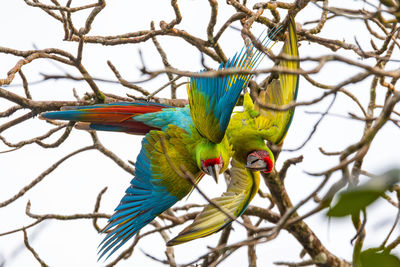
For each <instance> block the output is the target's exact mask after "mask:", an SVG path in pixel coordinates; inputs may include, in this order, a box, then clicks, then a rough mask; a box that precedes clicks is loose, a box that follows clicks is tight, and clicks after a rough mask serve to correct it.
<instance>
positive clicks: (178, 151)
mask: <svg viewBox="0 0 400 267" xmlns="http://www.w3.org/2000/svg"><path fill="white" fill-rule="evenodd" d="M274 34H276V31H275V32H274ZM270 41H271V40H270V39H269V38H267V37H266V38H265V39H264V40H263V43H264V45H268V44H269V43H270ZM261 59H262V53H261V52H259V51H258V50H256V49H255V48H254V47H253V45H250V46H248V47H247V48H243V49H242V50H241V52H240V53H237V54H236V55H235V56H234V57H233V59H231V60H228V62H227V63H225V64H221V65H220V67H219V69H230V68H238V69H246V70H252V69H253V68H255V67H256V65H257V64H258V62H259V61H260V60H261ZM250 78H251V75H250V74H231V75H225V76H223V77H191V78H190V82H189V85H188V87H187V90H188V96H189V107H185V108H171V107H167V106H164V105H160V104H156V103H115V104H105V105H95V106H90V107H69V108H66V109H65V110H63V111H59V112H47V113H44V114H42V117H43V118H47V119H63V120H72V121H80V122H81V123H80V124H78V127H80V128H86V129H93V130H109V131H123V132H129V133H134V134H144V133H146V135H145V137H144V139H143V141H142V148H141V150H140V153H139V155H138V157H137V160H136V171H135V177H134V178H133V179H132V181H131V185H130V187H129V188H128V189H127V190H126V192H125V193H126V194H125V196H124V197H123V198H122V199H121V201H120V204H119V205H118V206H117V208H116V210H115V213H114V215H113V216H112V217H111V218H110V219H109V222H108V224H107V226H106V227H105V228H104V232H107V231H108V233H107V236H106V237H105V238H104V240H103V241H102V242H101V244H100V246H101V247H100V250H99V254H100V256H99V259H100V258H102V257H103V256H104V255H105V254H107V253H108V256H107V258H108V257H109V256H111V255H112V254H113V253H114V252H115V251H116V250H117V249H118V248H119V247H121V246H122V245H123V244H125V243H126V242H127V241H128V240H129V239H130V238H131V237H132V236H134V235H135V234H136V233H137V232H138V231H139V230H140V229H141V228H142V227H144V226H145V225H147V224H148V223H150V222H151V221H152V220H153V219H154V218H155V217H156V216H157V215H159V214H161V213H162V212H163V211H165V210H166V209H168V208H170V207H171V206H172V205H174V204H175V203H176V202H177V201H178V200H180V199H182V198H183V197H184V196H186V195H187V194H188V193H189V192H190V191H191V190H192V189H193V184H192V183H191V182H189V181H188V179H187V175H185V172H188V173H190V174H191V175H192V176H193V177H194V179H195V182H196V183H197V182H198V181H199V180H200V179H201V178H202V177H203V175H204V173H207V174H211V175H213V176H214V178H215V180H217V175H218V173H222V172H223V171H225V170H226V169H227V167H228V163H229V159H230V156H231V147H230V145H229V143H228V139H227V137H226V136H225V131H226V128H227V127H228V124H229V120H230V117H231V113H232V111H233V108H234V106H235V104H236V102H237V100H238V98H239V96H240V93H241V91H242V90H243V88H245V87H246V85H247V83H248V81H249V79H250Z"/></svg>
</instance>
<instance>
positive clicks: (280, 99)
mask: <svg viewBox="0 0 400 267" xmlns="http://www.w3.org/2000/svg"><path fill="white" fill-rule="evenodd" d="M288 32H289V34H288V38H287V39H286V41H285V45H284V47H283V52H282V54H284V55H287V56H290V57H293V58H298V57H299V53H298V48H297V33H296V24H295V21H294V19H293V17H291V18H290V22H289V30H288ZM299 65H300V64H299V61H291V60H281V61H280V63H279V66H280V67H283V68H287V69H290V70H297V69H299ZM298 88H299V75H298V74H286V73H280V74H279V80H272V82H271V83H270V84H269V85H268V86H267V89H266V90H265V91H262V92H261V93H260V95H259V99H260V100H261V102H262V103H268V104H274V105H277V106H282V105H286V104H289V103H291V102H294V101H296V98H297V92H298ZM255 108H256V110H259V112H260V116H259V117H258V118H257V119H256V124H257V127H258V128H259V129H268V128H271V127H274V128H276V130H277V131H276V134H274V135H273V136H272V137H271V138H268V141H270V142H272V143H275V144H281V143H282V142H283V140H284V138H285V136H286V134H287V131H288V129H289V126H290V124H291V122H292V119H293V115H294V108H292V109H289V110H287V111H273V110H267V109H264V108H262V107H259V106H258V105H257V103H255Z"/></svg>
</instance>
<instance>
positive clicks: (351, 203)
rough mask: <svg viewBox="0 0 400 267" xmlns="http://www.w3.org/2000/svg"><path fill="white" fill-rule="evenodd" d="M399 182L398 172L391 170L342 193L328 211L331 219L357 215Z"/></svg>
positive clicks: (399, 172) (399, 175) (397, 170)
mask: <svg viewBox="0 0 400 267" xmlns="http://www.w3.org/2000/svg"><path fill="white" fill-rule="evenodd" d="M399 180H400V170H399V169H392V170H390V171H388V172H386V173H384V174H383V175H381V176H379V177H377V178H373V179H371V180H369V181H368V182H367V183H365V184H363V185H360V186H358V187H355V188H352V189H349V190H346V191H343V192H342V193H340V195H339V200H338V201H337V203H336V204H335V205H334V206H333V207H332V208H331V209H330V210H329V211H328V213H327V215H328V216H331V217H343V216H347V215H351V214H358V213H359V212H360V211H361V210H363V209H365V208H366V207H367V206H369V205H370V204H371V203H373V202H374V201H375V200H376V199H378V198H379V196H380V195H382V194H383V193H384V192H385V191H386V190H388V189H389V188H391V187H392V186H393V185H394V184H395V183H397V182H399Z"/></svg>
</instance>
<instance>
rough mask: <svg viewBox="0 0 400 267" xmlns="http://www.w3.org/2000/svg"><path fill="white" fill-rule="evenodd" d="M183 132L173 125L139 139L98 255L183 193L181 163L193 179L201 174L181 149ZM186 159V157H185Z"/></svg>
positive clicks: (188, 187) (109, 250)
mask: <svg viewBox="0 0 400 267" xmlns="http://www.w3.org/2000/svg"><path fill="white" fill-rule="evenodd" d="M186 135H187V133H186V132H185V131H184V130H183V129H181V128H178V127H176V126H173V125H172V126H170V127H169V128H168V129H167V130H166V131H165V132H162V131H151V132H149V133H148V134H147V135H146V136H145V138H144V139H143V141H142V149H141V151H140V153H139V155H138V157H137V161H136V165H135V166H136V170H135V172H136V173H135V177H134V178H133V179H132V181H131V185H130V187H129V188H128V189H127V190H126V191H125V196H124V197H123V198H122V199H121V202H120V203H119V205H118V206H117V208H116V209H115V213H114V215H113V216H112V217H111V218H110V219H109V221H108V225H107V226H106V227H105V229H104V232H107V236H106V237H105V238H104V239H103V241H102V242H101V244H100V246H101V247H100V250H99V254H100V257H99V259H100V258H102V257H103V256H104V255H105V254H107V253H109V255H108V256H107V258H108V257H109V256H110V255H112V254H113V253H114V252H115V251H116V250H117V249H118V248H119V247H121V246H122V245H123V244H124V243H125V242H126V241H128V240H129V239H130V238H131V237H132V236H134V235H135V234H136V233H137V232H138V231H139V230H140V229H141V228H142V227H144V226H145V225H146V224H148V223H150V222H151V221H152V220H153V219H154V218H155V217H156V216H157V215H159V214H160V213H162V212H163V211H165V210H166V209H168V208H170V207H171V206H172V205H174V204H175V203H176V202H177V201H178V200H180V199H181V198H183V197H184V196H185V195H187V194H188V193H189V192H190V191H191V190H192V188H193V185H192V184H191V183H190V182H189V181H188V180H187V179H186V178H185V177H184V175H183V174H182V171H180V170H181V167H182V166H183V167H184V168H185V169H186V170H187V171H188V172H190V173H192V174H193V176H194V177H195V179H196V182H198V181H199V180H200V178H201V177H202V176H203V174H202V173H201V172H200V170H199V169H198V168H197V166H196V164H195V162H194V161H193V160H191V158H190V154H189V152H188V150H187V149H186V148H185V142H186V141H187V140H188V139H187V138H186ZM188 158H189V159H188Z"/></svg>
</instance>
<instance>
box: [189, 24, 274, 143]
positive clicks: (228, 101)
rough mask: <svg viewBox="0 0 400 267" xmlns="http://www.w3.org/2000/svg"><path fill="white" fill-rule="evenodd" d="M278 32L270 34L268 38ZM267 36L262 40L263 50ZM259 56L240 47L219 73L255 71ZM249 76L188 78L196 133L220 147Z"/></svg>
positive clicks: (269, 40)
mask: <svg viewBox="0 0 400 267" xmlns="http://www.w3.org/2000/svg"><path fill="white" fill-rule="evenodd" d="M277 32H279V29H276V30H275V31H273V32H272V34H271V38H273V36H275V35H276V33H277ZM270 43H271V39H270V38H269V36H266V37H265V38H264V40H263V45H264V46H265V47H267V46H268V45H269V44H270ZM262 58H263V54H262V53H261V52H260V51H259V50H257V49H256V48H254V46H253V45H252V44H251V45H250V46H248V47H244V48H243V49H242V50H241V51H240V52H239V53H237V54H236V55H235V56H234V57H233V58H232V59H230V60H228V61H227V62H226V63H225V64H222V63H221V65H220V66H219V70H227V69H243V70H252V69H254V68H256V66H257V65H258V63H259V62H260V61H261V59H262ZM250 78H251V75H250V74H231V75H225V76H222V77H192V78H191V79H190V83H189V85H188V96H189V105H190V112H191V116H192V120H193V123H194V125H195V127H196V128H197V130H198V131H199V132H200V133H201V134H202V135H203V136H204V137H206V138H207V139H209V140H211V141H212V142H214V143H220V142H221V140H222V138H223V137H224V135H225V131H226V128H227V127H228V123H229V120H230V117H231V114H232V110H233V108H234V107H235V105H236V102H237V100H238V98H239V96H240V93H241V91H242V90H243V89H244V88H245V87H246V86H247V83H248V81H249V80H250Z"/></svg>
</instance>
